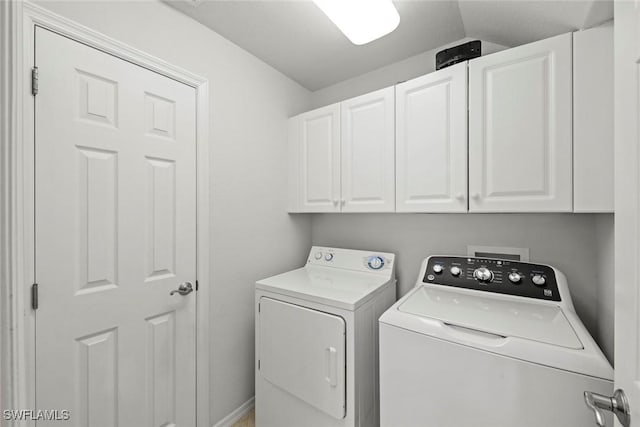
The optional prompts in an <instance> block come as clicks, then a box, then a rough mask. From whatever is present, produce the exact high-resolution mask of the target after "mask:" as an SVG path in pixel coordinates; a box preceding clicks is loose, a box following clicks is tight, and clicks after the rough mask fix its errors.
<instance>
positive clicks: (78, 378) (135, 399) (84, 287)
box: [35, 28, 196, 427]
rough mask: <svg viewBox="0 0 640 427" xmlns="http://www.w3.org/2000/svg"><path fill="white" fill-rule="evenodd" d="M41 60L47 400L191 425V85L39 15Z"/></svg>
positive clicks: (142, 420)
mask: <svg viewBox="0 0 640 427" xmlns="http://www.w3.org/2000/svg"><path fill="white" fill-rule="evenodd" d="M36 65H37V66H38V68H39V75H40V91H39V93H38V95H37V96H36V102H35V104H36V141H35V152H36V177H35V181H36V190H35V194H36V200H35V205H36V224H35V228H36V242H35V245H36V278H37V281H38V283H39V290H40V292H39V293H40V307H39V309H38V310H37V311H36V399H37V404H38V407H39V408H42V409H51V408H66V409H69V410H70V411H71V421H70V424H69V425H73V426H77V427H99V426H104V427H113V426H120V427H141V426H153V427H156V426H158V427H159V426H195V390H196V388H195V350H196V335H195V311H196V298H195V292H194V293H192V294H188V295H184V296H182V295H180V294H175V295H173V296H170V295H169V292H170V291H171V290H173V289H176V288H177V287H178V285H179V284H180V283H182V282H191V283H192V284H193V287H195V278H196V277H195V274H196V262H195V260H196V234H195V233H196V225H195V224H196V198H195V197H196V162H195V160H196V151H195V149H196V148H195V129H196V123H195V107H196V100H195V90H194V89H193V88H191V87H188V86H186V85H183V84H181V83H178V82H176V81H174V80H171V79H169V78H166V77H163V76H161V75H159V74H156V73H154V72H151V71H149V70H146V69H144V68H141V67H138V66H136V65H133V64H131V63H129V62H126V61H124V60H121V59H118V58H116V57H113V56H111V55H108V54H106V53H103V52H101V51H98V50H96V49H93V48H91V47H88V46H86V45H84V44H81V43H77V42H75V41H72V40H70V39H68V38H65V37H63V36H60V35H58V34H55V33H53V32H50V31H48V30H44V29H41V28H38V29H37V31H36ZM53 424H56V423H53ZM53 424H52V425H53ZM38 425H48V424H47V423H46V422H42V423H39V424H38ZM65 425H66V424H65Z"/></svg>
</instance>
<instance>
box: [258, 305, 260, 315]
mask: <svg viewBox="0 0 640 427" xmlns="http://www.w3.org/2000/svg"><path fill="white" fill-rule="evenodd" d="M258 313H260V303H258Z"/></svg>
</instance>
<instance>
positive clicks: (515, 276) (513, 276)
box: [509, 271, 522, 285]
mask: <svg viewBox="0 0 640 427" xmlns="http://www.w3.org/2000/svg"><path fill="white" fill-rule="evenodd" d="M509 281H510V282H511V283H513V284H514V285H517V284H518V283H521V282H522V275H521V274H520V273H516V272H515V271H514V272H512V273H509Z"/></svg>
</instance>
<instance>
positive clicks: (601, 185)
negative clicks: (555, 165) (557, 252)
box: [573, 23, 613, 212]
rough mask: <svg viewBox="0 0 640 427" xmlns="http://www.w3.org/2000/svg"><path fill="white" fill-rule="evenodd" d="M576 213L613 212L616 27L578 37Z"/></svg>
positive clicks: (575, 59) (575, 47)
mask: <svg viewBox="0 0 640 427" xmlns="http://www.w3.org/2000/svg"><path fill="white" fill-rule="evenodd" d="M573 180H574V187H573V210H574V211H575V212H613V24H612V23H609V24H607V25H604V26H601V27H597V28H591V29H589V30H585V31H578V32H576V33H574V35H573Z"/></svg>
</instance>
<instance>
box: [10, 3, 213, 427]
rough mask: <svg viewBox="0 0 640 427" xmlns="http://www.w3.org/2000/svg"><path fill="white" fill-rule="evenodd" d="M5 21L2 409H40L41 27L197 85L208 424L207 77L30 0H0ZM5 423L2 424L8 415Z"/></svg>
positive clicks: (203, 414) (201, 372) (200, 354)
mask: <svg viewBox="0 0 640 427" xmlns="http://www.w3.org/2000/svg"><path fill="white" fill-rule="evenodd" d="M0 23H1V24H2V25H0V40H6V44H5V43H3V47H4V46H8V47H9V48H8V49H0V51H1V53H0V73H2V74H0V90H1V92H0V93H2V94H3V96H1V97H0V113H1V114H0V136H1V139H0V182H2V183H3V185H0V216H1V218H2V220H0V384H1V386H0V408H3V409H36V408H35V391H36V390H35V337H36V335H35V326H36V323H35V311H34V310H33V309H32V308H31V285H32V284H33V283H34V277H35V266H34V255H35V247H34V237H35V230H34V218H35V210H34V194H35V182H34V166H35V165H34V160H35V156H34V143H35V139H34V138H35V116H34V106H35V98H34V97H33V96H32V94H31V78H30V77H31V68H32V66H33V64H34V54H35V37H34V36H35V27H36V26H39V27H42V28H45V29H48V30H50V31H53V32H55V33H58V34H60V35H63V36H65V37H67V38H70V39H72V40H75V41H77V42H80V43H83V44H85V45H88V46H90V47H93V48H95V49H98V50H100V51H103V52H105V53H108V54H110V55H113V56H115V57H118V58H120V59H123V60H125V61H128V62H130V63H133V64H135V65H138V66H141V67H143V68H146V69H148V70H151V71H154V72H156V73H159V74H162V75H164V76H166V77H169V78H171V79H173V80H177V81H179V82H181V83H184V84H186V85H188V86H191V87H193V88H194V89H195V90H196V152H197V156H196V157H197V159H196V162H197V163H196V168H197V174H196V186H197V189H196V192H197V195H196V203H197V207H196V229H197V234H196V252H197V259H196V265H197V271H196V278H197V280H198V284H199V287H198V292H197V293H195V295H196V298H197V302H196V307H197V308H196V310H197V314H196V316H197V319H196V328H197V330H196V332H197V351H196V364H197V366H196V375H197V378H196V411H197V414H196V419H197V424H198V425H200V426H207V427H208V426H210V425H211V424H210V422H209V408H210V406H211V405H210V401H209V353H210V352H209V343H210V341H209V339H208V337H209V316H208V307H209V287H210V285H211V281H210V274H209V273H210V263H211V260H210V257H209V251H210V235H209V230H210V229H209V218H210V216H209V213H210V197H209V185H210V183H209V168H210V165H209V146H208V144H209V83H208V80H207V79H205V78H203V77H201V76H198V75H196V74H194V73H191V72H189V71H187V70H185V69H183V68H180V67H177V66H175V65H172V64H170V63H168V62H165V61H163V60H161V59H159V58H156V57H154V56H152V55H149V54H147V53H145V52H142V51H140V50H138V49H136V48H133V47H131V46H128V45H126V44H124V43H121V42H119V41H117V40H115V39H113V38H111V37H109V36H106V35H104V34H102V33H99V32H97V31H95V30H92V29H90V28H87V27H85V26H83V25H81V24H78V23H76V22H74V21H72V20H69V19H67V18H64V17H62V16H60V15H58V14H55V13H53V12H51V11H49V10H47V9H45V8H43V7H40V6H37V5H35V4H33V3H30V2H28V1H9V2H2V1H0ZM5 94H6V95H5ZM27 142H28V143H27ZM46 409H68V408H46ZM0 424H1V425H3V426H4V420H3V419H0ZM34 424H35V423H34V422H25V423H24V424H23V423H20V425H29V426H32V425H34Z"/></svg>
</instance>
